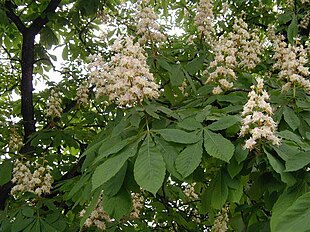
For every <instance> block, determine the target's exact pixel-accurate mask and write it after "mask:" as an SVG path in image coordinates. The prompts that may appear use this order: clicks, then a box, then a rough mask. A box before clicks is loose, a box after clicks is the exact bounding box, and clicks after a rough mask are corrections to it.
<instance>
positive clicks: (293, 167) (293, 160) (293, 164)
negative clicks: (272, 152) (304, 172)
mask: <svg viewBox="0 0 310 232" xmlns="http://www.w3.org/2000/svg"><path fill="white" fill-rule="evenodd" d="M309 163H310V151H306V152H300V153H297V154H295V155H293V156H290V157H289V158H288V159H287V160H286V164H285V167H286V170H285V171H287V172H293V171H297V170H299V169H301V168H303V167H305V166H306V165H308V164H309Z"/></svg>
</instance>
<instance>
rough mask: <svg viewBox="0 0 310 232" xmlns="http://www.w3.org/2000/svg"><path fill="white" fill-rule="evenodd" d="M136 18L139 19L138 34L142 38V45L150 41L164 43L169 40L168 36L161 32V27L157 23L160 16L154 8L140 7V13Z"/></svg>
mask: <svg viewBox="0 0 310 232" xmlns="http://www.w3.org/2000/svg"><path fill="white" fill-rule="evenodd" d="M136 18H137V19H138V24H137V34H138V35H140V36H141V38H140V39H139V43H140V44H141V45H144V44H146V43H147V42H149V41H152V42H163V41H165V40H166V39H167V38H166V36H165V35H164V34H163V33H161V32H160V26H159V24H158V23H157V22H156V20H157V19H158V16H157V15H156V14H155V12H154V10H153V9H152V8H150V7H145V6H142V7H140V11H139V12H138V13H137V15H136Z"/></svg>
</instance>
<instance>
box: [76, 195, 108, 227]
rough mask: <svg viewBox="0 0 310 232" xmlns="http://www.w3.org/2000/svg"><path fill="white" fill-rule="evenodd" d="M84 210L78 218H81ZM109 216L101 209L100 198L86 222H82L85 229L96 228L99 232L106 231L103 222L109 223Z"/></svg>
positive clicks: (84, 211)
mask: <svg viewBox="0 0 310 232" xmlns="http://www.w3.org/2000/svg"><path fill="white" fill-rule="evenodd" d="M85 213H86V210H85V209H83V210H82V211H81V212H80V217H83V216H84V214H85ZM110 221H111V219H110V216H109V215H108V214H107V212H105V211H104V210H103V208H102V198H101V197H99V199H98V203H97V205H96V208H95V209H94V210H93V211H92V212H91V214H90V215H89V216H88V218H87V219H86V221H85V222H84V226H85V227H91V226H96V227H97V228H98V229H99V230H101V231H104V230H105V229H106V224H105V222H110Z"/></svg>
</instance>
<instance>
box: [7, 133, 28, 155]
mask: <svg viewBox="0 0 310 232" xmlns="http://www.w3.org/2000/svg"><path fill="white" fill-rule="evenodd" d="M8 145H9V149H10V151H12V152H18V151H19V150H20V149H21V148H22V146H23V145H24V143H23V138H22V137H21V136H20V135H19V134H17V132H16V130H15V129H11V138H10V141H9V144H8Z"/></svg>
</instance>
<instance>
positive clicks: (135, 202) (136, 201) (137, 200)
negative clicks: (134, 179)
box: [130, 193, 144, 219]
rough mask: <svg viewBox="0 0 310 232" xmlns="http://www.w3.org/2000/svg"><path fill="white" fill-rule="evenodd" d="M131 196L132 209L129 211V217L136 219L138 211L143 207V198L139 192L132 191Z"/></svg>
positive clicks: (138, 215) (138, 214)
mask: <svg viewBox="0 0 310 232" xmlns="http://www.w3.org/2000/svg"><path fill="white" fill-rule="evenodd" d="M131 198H132V211H131V213H130V219H137V218H139V217H140V213H141V210H142V208H143V203H144V198H143V196H142V195H141V194H139V193H133V194H132V196H131Z"/></svg>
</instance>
